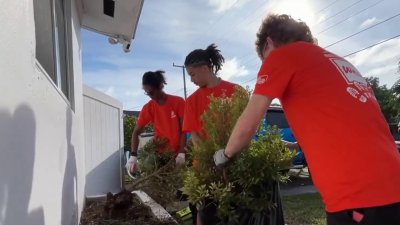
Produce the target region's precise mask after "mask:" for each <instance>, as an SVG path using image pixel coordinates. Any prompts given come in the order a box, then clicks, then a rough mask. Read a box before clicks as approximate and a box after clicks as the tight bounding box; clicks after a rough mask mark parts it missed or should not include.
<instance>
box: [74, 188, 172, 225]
mask: <svg viewBox="0 0 400 225" xmlns="http://www.w3.org/2000/svg"><path fill="white" fill-rule="evenodd" d="M80 225H177V223H175V222H174V221H160V220H158V219H157V218H155V217H154V216H153V214H152V212H151V209H150V208H149V207H147V206H146V205H144V204H143V203H142V202H141V201H140V200H139V199H138V198H137V196H136V195H134V194H132V193H130V192H128V191H121V192H120V193H118V194H115V195H113V194H111V193H108V194H107V199H106V200H105V201H104V200H103V201H95V202H91V203H89V204H87V205H86V207H85V209H84V211H83V212H82V217H81V222H80Z"/></svg>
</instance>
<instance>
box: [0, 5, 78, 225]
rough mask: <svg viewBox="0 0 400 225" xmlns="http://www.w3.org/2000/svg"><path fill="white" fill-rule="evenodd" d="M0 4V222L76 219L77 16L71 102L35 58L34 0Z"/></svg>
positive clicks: (67, 223)
mask: <svg viewBox="0 0 400 225" xmlns="http://www.w3.org/2000/svg"><path fill="white" fill-rule="evenodd" d="M1 3H2V4H1V7H0V21H1V29H0V78H1V80H0V91H1V93H0V94H1V96H0V225H25V224H29V225H43V224H46V225H57V224H62V225H75V224H78V217H79V215H80V212H81V209H82V206H83V202H84V184H85V167H84V151H83V149H84V140H83V100H82V75H81V49H80V22H79V18H78V14H77V11H76V8H75V1H72V3H71V4H72V46H73V52H72V55H73V73H74V88H73V92H74V96H75V100H74V103H73V104H72V108H74V110H72V109H71V106H70V105H69V104H68V103H67V101H66V100H65V99H64V98H63V97H62V94H61V92H60V91H59V90H58V89H57V88H56V87H55V86H54V84H53V83H52V82H51V81H50V79H49V78H48V76H47V75H45V74H44V73H43V72H42V71H41V70H40V69H39V67H38V66H37V65H36V60H35V24H34V14H33V1H32V0H2V1H1Z"/></svg>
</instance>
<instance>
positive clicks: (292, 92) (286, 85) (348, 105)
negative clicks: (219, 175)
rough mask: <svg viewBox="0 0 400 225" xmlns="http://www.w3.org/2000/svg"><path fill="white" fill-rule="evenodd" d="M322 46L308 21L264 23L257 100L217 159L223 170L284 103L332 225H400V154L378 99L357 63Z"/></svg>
mask: <svg viewBox="0 0 400 225" xmlns="http://www.w3.org/2000/svg"><path fill="white" fill-rule="evenodd" d="M314 40H315V39H314V38H313V36H312V34H311V31H310V29H309V28H308V26H307V25H306V24H305V23H304V22H301V21H298V20H295V19H293V18H291V17H290V16H288V15H269V16H267V17H266V18H265V19H264V20H263V22H262V24H261V26H260V29H259V31H258V33H257V41H256V50H257V54H258V56H259V57H260V59H261V60H262V62H263V63H262V65H261V68H260V70H259V72H258V76H257V82H256V85H255V89H254V92H253V96H252V97H251V100H250V102H249V104H248V105H247V107H246V109H245V110H244V112H243V114H242V115H241V117H240V118H239V120H238V122H237V123H236V125H235V128H234V130H233V132H232V135H231V137H230V139H229V142H228V144H227V146H226V148H225V149H221V150H218V151H217V152H216V153H215V155H214V161H215V163H216V165H217V166H219V167H223V166H224V165H225V164H226V163H228V162H229V159H230V158H232V157H234V156H235V155H237V154H238V153H239V152H240V151H241V150H242V149H244V147H245V146H246V145H247V144H248V143H249V142H250V140H251V138H252V137H253V135H254V133H255V132H256V129H257V127H258V125H259V123H260V120H261V118H263V117H264V116H265V114H266V112H267V108H268V106H269V105H270V104H271V101H272V100H273V99H274V98H278V99H279V100H280V102H281V104H282V107H283V109H284V111H285V115H286V117H287V119H288V122H289V125H290V127H291V128H292V130H293V134H294V135H295V136H296V138H297V140H298V143H299V144H300V145H301V146H302V149H303V151H304V154H305V156H306V158H307V162H308V166H309V169H310V170H311V172H312V174H313V182H314V184H315V186H316V188H317V189H318V191H319V193H320V194H321V196H322V198H323V201H324V203H325V206H326V212H327V213H326V214H327V223H328V225H336V224H354V225H355V224H366V225H367V224H368V225H391V224H393V225H394V224H400V216H399V215H400V189H399V187H400V175H399V171H400V154H398V152H397V149H396V145H395V142H394V140H393V137H392V135H391V134H390V131H389V127H388V125H387V123H386V121H385V118H384V116H383V114H382V112H381V110H380V108H379V104H378V102H377V100H376V98H375V96H374V93H373V91H372V89H371V88H370V87H369V85H368V83H367V82H366V80H365V79H364V78H363V77H362V75H361V74H360V72H359V71H358V70H357V69H356V68H355V67H354V66H353V65H352V64H351V63H349V62H348V61H347V60H346V59H344V58H342V57H340V56H338V55H336V54H334V53H332V52H329V51H327V50H325V49H323V48H321V47H319V46H317V45H316V44H315V43H314V42H315V41H314Z"/></svg>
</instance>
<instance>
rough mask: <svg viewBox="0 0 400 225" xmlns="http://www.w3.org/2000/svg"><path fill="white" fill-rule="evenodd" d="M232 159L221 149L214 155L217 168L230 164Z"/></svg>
mask: <svg viewBox="0 0 400 225" xmlns="http://www.w3.org/2000/svg"><path fill="white" fill-rule="evenodd" d="M229 160H230V158H229V157H228V156H226V155H225V149H220V150H218V151H216V152H215V153H214V163H215V165H216V166H217V168H222V167H224V166H225V164H227V163H228V162H229Z"/></svg>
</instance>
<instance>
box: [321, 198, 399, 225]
mask: <svg viewBox="0 0 400 225" xmlns="http://www.w3.org/2000/svg"><path fill="white" fill-rule="evenodd" d="M326 219H327V223H328V225H400V202H399V203H395V204H391V205H385V206H379V207H371V208H363V209H351V210H344V211H340V212H334V213H328V212H327V213H326Z"/></svg>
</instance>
